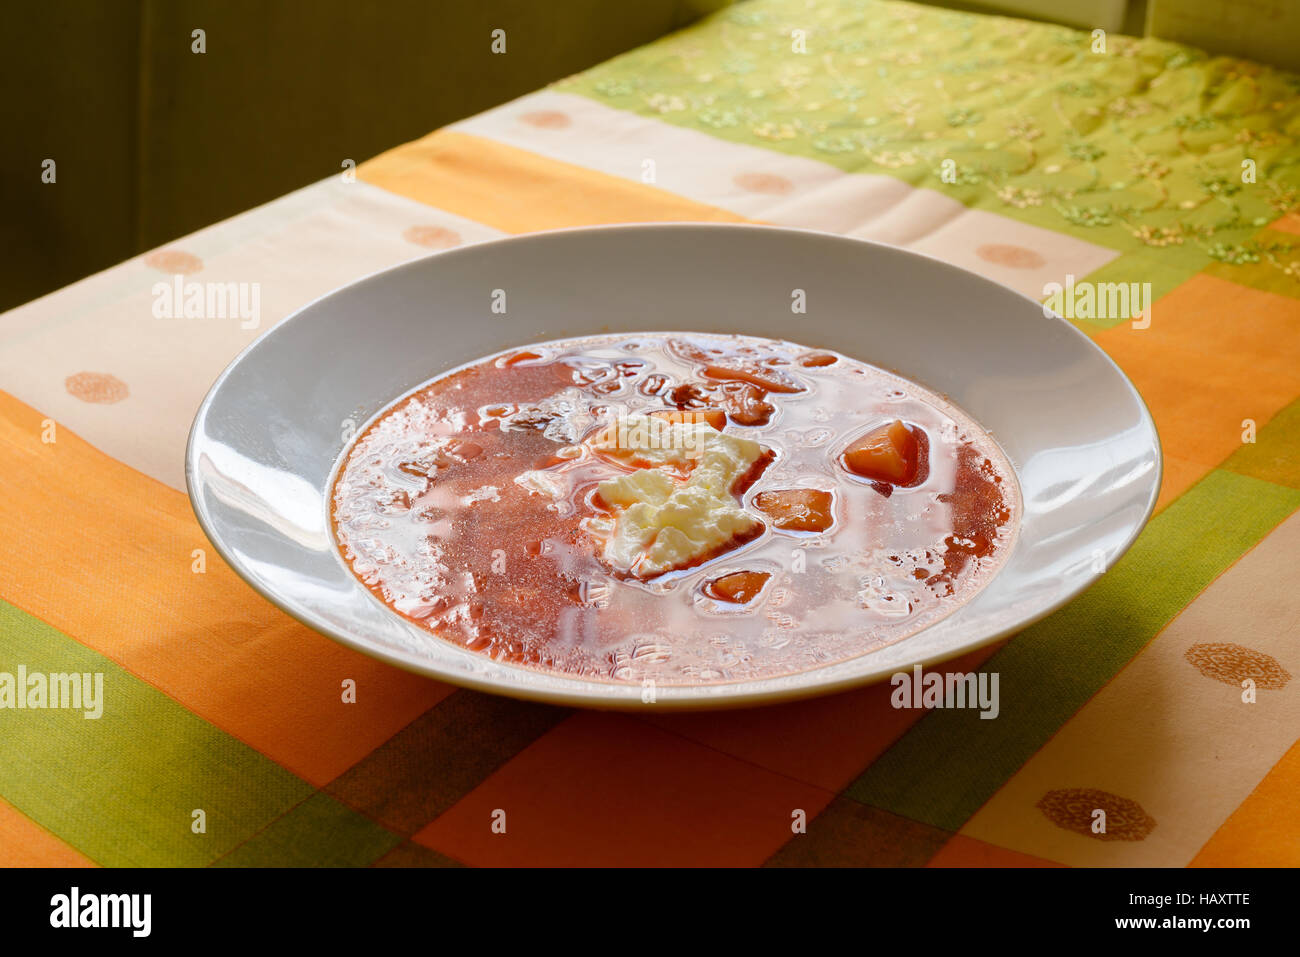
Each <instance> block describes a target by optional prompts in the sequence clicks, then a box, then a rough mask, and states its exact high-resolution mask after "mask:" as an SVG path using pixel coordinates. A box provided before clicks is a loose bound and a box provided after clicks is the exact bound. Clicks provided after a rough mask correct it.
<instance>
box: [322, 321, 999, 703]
mask: <svg viewBox="0 0 1300 957" xmlns="http://www.w3.org/2000/svg"><path fill="white" fill-rule="evenodd" d="M647 423H649V427H647ZM629 424H634V425H635V426H636V429H639V430H640V431H639V432H637V433H636V434H635V435H633V436H632V438H626V436H627V435H632V432H631V431H630V430H629ZM620 427H623V428H624V430H625V431H624V432H623V433H619V432H617V430H618V429H619V428H620ZM611 430H613V431H611ZM718 432H721V434H722V436H724V437H725V436H730V437H732V438H731V439H727V440H725V441H724V440H723V439H722V438H721V437H719V436H718V434H717V433H718ZM661 440H663V441H670V442H678V443H685V442H687V441H688V440H689V441H691V442H699V443H700V444H699V445H698V446H697V447H695V448H690V447H684V448H680V449H674V448H667V449H664V448H658V447H656V443H657V442H660V441H661ZM742 440H743V441H742ZM625 441H626V442H628V443H630V444H629V445H628V446H624V445H623V444H622V443H624V442H625ZM601 443H604V444H603V445H602V444H601ZM638 443H639V444H638ZM755 443H756V444H755ZM629 448H631V449H634V451H632V452H628V453H627V454H622V453H624V452H625V451H627V449H629ZM728 455H731V456H732V457H733V458H732V459H727V456H728ZM735 456H741V457H740V458H738V459H737V458H735ZM745 456H748V457H745ZM719 463H724V464H726V463H730V465H731V466H733V468H732V470H731V471H727V470H726V469H723V468H721V467H720V466H719ZM710 469H713V471H712V472H710V471H709V470H710ZM638 470H644V473H645V474H644V475H643V474H642V472H641V471H638ZM718 476H725V477H724V478H718ZM718 482H722V483H724V484H725V485H726V486H727V487H726V488H720V487H714V486H716V485H717V483H718ZM602 483H605V487H606V488H607V489H617V490H618V501H617V502H616V503H610V502H607V501H605V500H604V499H603V498H602V495H601V493H600V488H601V486H602ZM692 483H694V485H692ZM710 483H712V484H710ZM705 486H707V488H705ZM697 491H698V492H700V494H699V495H696V494H695V492H697ZM705 492H707V496H704V493H705ZM1018 494H1019V493H1018V487H1017V485H1016V481H1015V478H1014V473H1013V471H1012V468H1011V466H1010V464H1009V463H1008V461H1007V460H1006V457H1005V456H1004V455H1003V454H1002V452H1001V450H1000V449H999V448H998V447H997V445H996V443H994V442H993V440H992V439H991V438H990V437H989V436H988V435H987V433H985V432H984V431H983V430H982V429H981V428H980V427H979V425H978V424H977V423H975V422H974V421H973V420H972V419H970V417H969V416H967V415H966V414H965V413H963V412H962V411H961V410H959V409H957V408H955V407H953V406H952V405H951V404H949V403H947V402H946V401H944V400H943V399H942V398H940V397H939V396H937V395H934V394H933V393H930V392H928V391H927V390H925V389H923V388H921V387H920V386H918V385H916V384H914V383H911V382H908V381H907V380H905V379H903V378H901V377H899V376H896V375H893V374H891V373H888V372H885V371H882V370H880V369H877V368H875V367H874V366H870V365H867V364H865V363H862V362H859V361H857V360H855V359H852V358H850V357H848V356H844V355H840V354H838V353H832V352H829V351H827V350H812V349H808V348H805V347H803V346H799V345H795V344H793V343H789V342H781V341H775V340H769V339H759V338H754V337H742V336H712V335H687V336H682V335H661V334H641V335H635V336H622V337H612V336H610V337H591V338H584V339H573V340H564V341H556V342H545V343H537V344H533V345H530V346H528V347H526V348H522V349H514V350H510V351H508V352H504V353H501V354H499V355H495V356H489V357H487V358H485V359H482V360H480V361H478V362H475V363H472V364H469V365H467V366H463V367H461V368H459V369H456V370H453V371H451V372H448V373H445V374H443V375H442V376H440V377H438V378H437V379H434V380H433V381H432V382H430V383H429V384H428V385H426V386H424V387H422V388H421V389H419V390H417V391H416V392H414V393H412V394H411V395H408V396H407V397H405V398H403V399H400V400H398V401H397V402H396V403H394V404H393V405H392V406H391V407H390V408H389V409H387V410H386V411H385V412H384V413H382V414H381V415H380V416H379V417H378V418H377V419H376V420H375V421H374V422H373V423H372V424H371V425H370V426H369V427H368V428H367V429H366V430H365V431H364V432H363V433H362V434H361V435H360V436H359V437H358V439H357V440H356V442H355V443H354V444H353V446H352V448H351V449H350V450H349V451H348V452H347V455H346V457H345V459H344V462H343V464H342V467H341V469H340V471H339V475H338V478H337V480H336V482H335V487H334V492H333V497H332V518H333V524H334V530H335V534H336V537H337V540H338V544H339V548H340V550H341V552H342V554H343V557H344V559H345V560H346V561H347V563H348V565H349V566H350V567H351V568H352V570H353V572H354V573H355V574H356V575H357V577H358V578H360V580H361V581H362V582H363V583H365V585H366V586H367V587H368V588H369V589H370V590H371V591H372V592H373V593H374V594H375V595H376V596H377V597H378V598H379V599H380V600H381V601H383V602H384V603H385V604H387V605H388V606H389V607H390V608H392V609H393V610H394V611H395V612H397V613H399V614H401V615H403V616H405V617H406V618H408V619H409V620H411V621H413V622H415V623H416V624H418V625H420V626H422V627H424V628H426V629H427V630H428V631H429V632H430V640H436V639H442V640H446V641H450V642H453V643H455V644H458V645H462V646H464V647H466V648H469V649H471V650H473V651H476V652H480V653H482V654H485V655H489V656H491V657H493V658H496V659H498V660H501V661H506V662H512V663H517V664H522V665H526V666H531V667H534V668H539V669H545V670H549V671H554V672H559V673H563V674H566V675H574V676H583V677H587V678H595V679H602V680H608V681H632V682H639V681H642V680H646V679H653V680H654V681H655V682H656V683H658V684H697V683H701V682H726V681H740V680H750V679H756V678H767V677H774V676H778V675H786V674H791V673H795V672H799V671H804V670H808V669H811V668H816V667H821V666H824V665H827V664H831V663H834V662H838V661H843V660H845V659H848V658H852V657H856V656H858V655H861V654H864V653H866V652H869V651H872V650H874V649H877V648H880V647H882V646H884V645H887V644H891V643H893V642H896V641H900V640H902V639H904V638H906V637H908V636H909V635H912V634H915V633H916V632H917V631H919V630H920V629H922V628H924V627H926V626H927V625H930V624H933V623H934V622H936V621H938V620H939V619H940V618H943V617H944V616H946V615H948V614H950V613H951V612H952V611H953V610H954V609H956V608H957V607H958V606H960V605H961V604H962V603H963V602H965V601H968V600H969V599H970V598H971V597H972V596H973V595H974V594H975V593H976V592H977V591H978V590H979V589H980V588H982V587H983V586H984V585H985V584H986V583H987V582H988V581H989V579H990V578H991V577H992V576H993V574H994V573H995V572H996V571H997V569H998V567H999V566H1000V565H1001V563H1002V561H1003V559H1004V558H1005V556H1006V554H1007V552H1008V551H1009V550H1010V545H1011V542H1012V540H1013V538H1014V534H1015V529H1016V526H1017V523H1018V520H1019V514H1020V502H1019V498H1018ZM642 495H643V496H644V499H642V498H638V496H642ZM628 496H631V498H628ZM701 496H704V497H701ZM700 502H704V503H705V505H703V506H701V505H700V504H699V503H700ZM655 503H658V504H655ZM692 503H694V504H692ZM692 508H694V509H695V510H694V511H692ZM701 508H704V509H706V510H705V511H703V512H701V511H700V509H701ZM710 510H712V511H710ZM719 510H721V511H719ZM724 513H725V517H726V521H729V522H731V523H732V525H730V526H727V527H728V528H734V529H735V532H734V534H731V533H727V532H725V530H724V532H723V533H719V532H718V529H717V528H713V527H710V526H711V525H712V524H715V523H718V522H721V521H722V516H723V514H724ZM620 522H623V523H624V524H623V525H620V524H619V523H620ZM638 523H640V524H638ZM629 529H630V530H631V533H632V534H634V535H640V536H641V537H642V539H643V540H644V541H642V540H641V539H638V540H637V541H639V542H641V544H643V545H644V546H645V548H646V549H653V548H654V546H657V545H662V544H663V543H664V542H666V541H668V539H674V540H675V541H677V542H679V543H680V542H681V541H685V542H687V543H701V542H702V543H706V544H705V545H701V546H700V549H702V550H697V551H691V550H690V549H686V550H684V551H683V550H681V549H677V550H673V549H667V550H664V549H662V548H660V549H658V550H657V551H664V552H665V553H666V554H669V555H671V556H673V559H672V561H671V562H669V563H668V566H667V569H666V570H664V571H662V572H660V571H658V568H659V566H658V565H649V566H647V565H645V564H644V563H642V564H640V565H639V566H637V565H630V566H629V567H621V566H617V565H616V564H614V563H613V562H612V561H611V559H610V558H609V556H610V554H612V553H613V551H612V550H610V549H606V548H604V547H603V543H606V542H608V540H609V538H608V536H610V535H612V534H615V533H616V532H618V533H628V530H629ZM679 533H680V534H679ZM661 537H663V541H661ZM706 546H707V547H706ZM647 567H649V568H651V569H652V571H653V573H645V571H644V569H645V568H647ZM638 569H640V570H638ZM434 636H436V638H435V637H434Z"/></svg>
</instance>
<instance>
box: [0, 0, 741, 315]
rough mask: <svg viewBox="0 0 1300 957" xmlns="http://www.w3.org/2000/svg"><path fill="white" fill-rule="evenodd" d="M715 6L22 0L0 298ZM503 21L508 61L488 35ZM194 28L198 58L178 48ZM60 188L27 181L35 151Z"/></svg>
mask: <svg viewBox="0 0 1300 957" xmlns="http://www.w3.org/2000/svg"><path fill="white" fill-rule="evenodd" d="M725 5H726V0H483V2H470V0H374V2H365V0H36V2H33V3H25V4H22V5H18V4H14V5H11V6H10V7H9V8H8V9H7V10H6V11H5V13H4V17H3V26H2V27H0V97H2V99H0V130H2V131H3V132H2V133H0V136H3V146H2V148H0V248H3V249H4V253H5V255H3V256H0V309H5V308H9V307H11V306H14V305H18V304H20V303H22V302H25V301H27V300H29V299H32V298H34V297H36V296H38V295H41V294H43V293H46V292H50V291H52V290H54V289H57V288H59V287H60V286H63V285H65V284H67V283H69V282H72V281H73V280H75V279H78V278H80V277H82V276H84V275H87V274H89V273H91V272H94V271H96V270H99V269H103V268H105V267H107V266H111V265H113V264H114V263H116V262H119V261H121V260H123V259H126V258H129V257H130V256H133V255H135V254H137V253H139V252H141V251H143V250H145V249H149V248H152V247H154V246H157V245H160V244H162V243H165V242H168V241H169V240H172V239H174V238H176V237H177V236H181V235H184V234H185V233H188V232H192V231H193V230H195V229H199V228H201V227H203V226H206V225H209V224H210V223H213V222H215V221H217V220H220V219H224V218H226V217H228V216H233V215H235V214H236V213H239V212H241V211H243V210H245V209H248V208H249V207H252V206H255V205H257V204H259V203H264V202H266V201H268V200H271V199H274V198H275V197H277V196H280V195H283V194H284V193H286V192H288V191H290V190H292V189H296V188H298V187H300V186H304V185H306V184H308V183H311V182H314V181H316V180H319V179H322V178H324V177H325V176H328V175H330V174H331V173H337V172H338V171H339V170H340V168H341V167H340V164H341V163H342V162H343V160H344V159H349V158H350V159H354V160H356V161H357V162H358V163H359V162H361V161H362V160H365V159H367V158H369V157H371V156H373V155H375V154H376V153H379V152H381V151H383V150H385V149H388V148H389V147H392V146H395V145H397V144H399V143H402V142H405V141H407V140H411V139H415V138H416V137H419V136H422V135H423V134H425V133H427V132H429V131H430V130H433V129H436V128H437V127H439V126H442V125H444V124H446V123H449V122H452V121H454V120H457V119H460V118H461V117H464V116H468V115H471V114H473V113H476V112H478V111H480V110H483V109H486V108H488V107H490V106H493V105H495V104H497V103H501V102H504V101H506V100H508V99H511V98H512V97H515V96H519V95H521V94H523V93H526V92H528V91H530V90H534V89H536V88H538V87H540V86H542V85H544V84H546V83H548V82H550V81H552V80H556V79H559V78H560V77H562V76H566V75H568V74H570V73H574V72H576V71H578V70H582V69H585V68H586V67H588V66H591V65H593V64H595V63H599V62H600V61H602V60H605V59H608V58H609V57H611V56H614V55H615V54H617V53H620V52H622V51H623V50H627V49H630V48H632V47H634V46H638V45H640V44H643V43H646V42H649V41H650V40H653V39H655V38H656V37H658V36H661V35H663V34H664V33H667V32H670V31H671V30H673V29H675V28H676V27H679V26H682V25H685V24H686V23H688V22H690V21H691V20H692V19H694V18H696V17H697V16H699V15H700V14H701V13H703V12H707V11H708V10H710V9H717V8H719V7H722V6H725ZM497 28H501V29H504V30H505V31H506V36H507V52H506V54H505V55H494V54H492V53H491V49H490V43H491V32H492V30H494V29H497ZM195 29H203V30H204V31H206V43H207V52H206V53H203V54H195V53H193V52H191V44H192V43H193V41H192V39H191V33H192V31H193V30H195ZM45 159H53V160H55V162H56V163H57V167H56V169H57V181H56V182H55V183H54V184H52V185H47V184H43V183H42V182H41V163H42V161H43V160H45Z"/></svg>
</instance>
